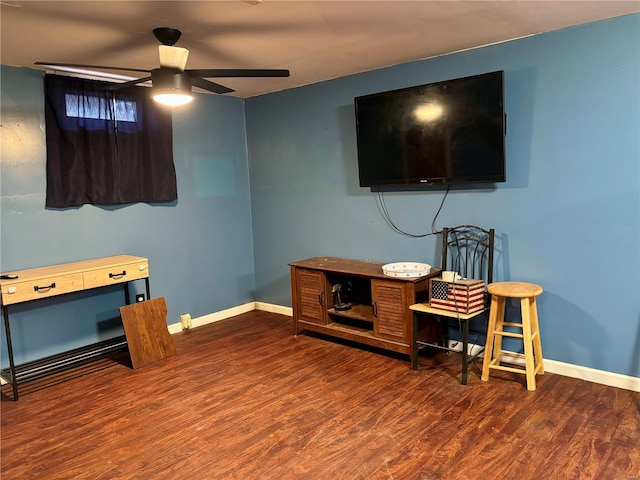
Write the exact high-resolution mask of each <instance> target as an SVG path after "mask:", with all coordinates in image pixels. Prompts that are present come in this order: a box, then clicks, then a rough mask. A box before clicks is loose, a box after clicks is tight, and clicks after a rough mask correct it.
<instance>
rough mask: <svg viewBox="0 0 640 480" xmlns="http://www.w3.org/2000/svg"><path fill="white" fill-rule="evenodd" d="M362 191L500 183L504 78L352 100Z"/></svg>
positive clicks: (456, 82) (477, 77) (461, 81)
mask: <svg viewBox="0 0 640 480" xmlns="http://www.w3.org/2000/svg"><path fill="white" fill-rule="evenodd" d="M354 103H355V114H356V136H357V147H358V170H359V177H360V186H361V187H380V186H385V185H389V186H391V185H437V184H458V183H460V184H464V183H494V182H504V181H505V180H506V173H505V135H506V115H505V112H504V72H502V71H498V72H491V73H485V74H482V75H475V76H471V77H465V78H458V79H455V80H448V81H444V82H438V83H432V84H427V85H420V86H415V87H410V88H403V89H401V90H393V91H389V92H382V93H375V94H372V95H365V96H361V97H356V98H355V101H354Z"/></svg>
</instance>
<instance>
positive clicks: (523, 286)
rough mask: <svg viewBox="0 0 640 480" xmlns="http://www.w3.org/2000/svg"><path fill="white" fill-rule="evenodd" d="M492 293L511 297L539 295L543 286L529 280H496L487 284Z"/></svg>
mask: <svg viewBox="0 0 640 480" xmlns="http://www.w3.org/2000/svg"><path fill="white" fill-rule="evenodd" d="M487 291H488V292H489V293H490V294H491V295H498V296H500V297H509V298H530V297H537V296H538V295H540V294H541V293H542V291H543V290H542V287H541V286H540V285H536V284H535V283H527V282H495V283H491V284H489V285H488V286H487Z"/></svg>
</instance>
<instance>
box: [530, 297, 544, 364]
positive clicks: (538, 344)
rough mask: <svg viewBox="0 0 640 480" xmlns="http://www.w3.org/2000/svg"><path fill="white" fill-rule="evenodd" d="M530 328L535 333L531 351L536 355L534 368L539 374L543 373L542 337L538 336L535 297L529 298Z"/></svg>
mask: <svg viewBox="0 0 640 480" xmlns="http://www.w3.org/2000/svg"><path fill="white" fill-rule="evenodd" d="M531 328H532V329H533V333H536V336H535V338H534V339H533V353H534V354H535V356H536V370H537V371H538V373H539V374H540V375H544V363H543V359H542V339H541V338H540V324H539V323H538V307H537V305H536V299H535V297H533V298H532V299H531ZM538 365H539V366H540V368H538Z"/></svg>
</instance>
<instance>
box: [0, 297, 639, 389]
mask: <svg viewBox="0 0 640 480" xmlns="http://www.w3.org/2000/svg"><path fill="white" fill-rule="evenodd" d="M253 310H261V311H264V312H270V313H278V314H280V315H286V316H289V317H292V316H293V309H292V308H291V307H284V306H281V305H274V304H270V303H264V302H249V303H245V304H244V305H240V306H238V307H233V308H228V309H226V310H221V311H219V312H215V313H210V314H208V315H204V316H202V317H198V318H194V319H192V320H191V328H197V327H201V326H203V325H208V324H210V323H214V322H219V321H220V320H225V319H227V318H230V317H235V316H236V315H240V314H243V313H247V312H251V311H253ZM167 327H168V329H169V333H170V334H174V333H179V332H181V331H182V325H181V324H180V322H178V323H172V324H170V325H167ZM454 344H455V347H456V348H458V349H461V348H462V342H455V341H451V342H450V345H451V346H454ZM479 348H481V346H480V345H475V344H470V345H469V352H470V353H475V352H476V351H477V350H478V349H479ZM480 357H482V355H481V356H480ZM510 361H512V362H514V363H524V362H522V361H520V360H519V359H510ZM544 370H545V372H549V373H555V374H558V375H564V376H565V377H571V378H579V379H581V380H585V381H587V382H593V383H600V384H602V385H607V386H610V387H616V388H623V389H625V390H631V391H634V392H640V378H638V377H632V376H630V375H620V374H619V373H613V372H607V371H604V370H596V369H594V368H589V367H583V366H580V365H572V364H570V363H564V362H558V361H556V360H548V359H544ZM0 383H2V384H3V385H4V384H5V383H6V382H5V381H4V379H2V378H0Z"/></svg>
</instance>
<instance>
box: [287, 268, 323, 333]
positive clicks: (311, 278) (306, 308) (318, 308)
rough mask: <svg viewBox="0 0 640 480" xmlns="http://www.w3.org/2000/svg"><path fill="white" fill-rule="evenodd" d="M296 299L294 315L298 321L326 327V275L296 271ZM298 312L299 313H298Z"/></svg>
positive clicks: (299, 269)
mask: <svg viewBox="0 0 640 480" xmlns="http://www.w3.org/2000/svg"><path fill="white" fill-rule="evenodd" d="M295 289H296V299H295V302H294V312H293V313H294V315H295V317H296V321H297V320H304V321H306V322H312V323H317V324H319V325H325V324H326V323H327V315H326V313H325V312H326V310H325V304H326V303H325V302H326V294H325V291H324V274H323V273H322V272H318V271H315V270H304V269H301V268H296V269H295ZM296 310H297V311H296Z"/></svg>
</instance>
